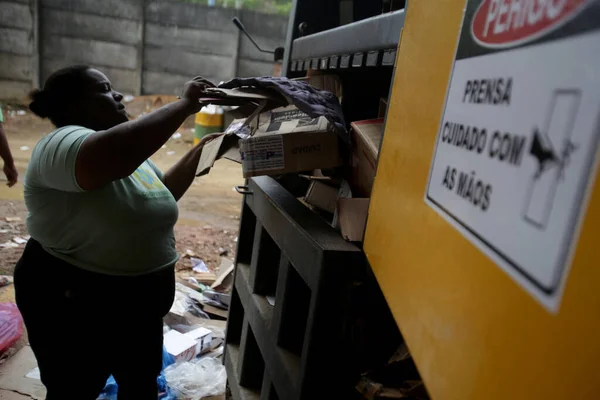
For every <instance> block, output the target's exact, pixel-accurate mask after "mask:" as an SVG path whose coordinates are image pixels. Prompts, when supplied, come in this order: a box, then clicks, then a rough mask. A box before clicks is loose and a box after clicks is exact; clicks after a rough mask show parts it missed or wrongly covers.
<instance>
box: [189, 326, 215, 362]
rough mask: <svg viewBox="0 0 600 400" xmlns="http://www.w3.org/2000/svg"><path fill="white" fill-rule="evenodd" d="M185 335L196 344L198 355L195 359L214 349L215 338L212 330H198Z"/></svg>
mask: <svg viewBox="0 0 600 400" xmlns="http://www.w3.org/2000/svg"><path fill="white" fill-rule="evenodd" d="M184 335H185V336H187V337H188V338H190V339H192V340H193V341H195V342H196V354H195V355H194V357H196V356H197V355H199V354H204V353H206V352H207V351H210V350H211V349H212V348H211V343H212V340H213V337H212V332H211V331H210V330H208V329H206V328H197V329H194V330H193V331H190V332H188V333H185V334H184Z"/></svg>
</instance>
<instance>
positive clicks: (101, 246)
mask: <svg viewBox="0 0 600 400" xmlns="http://www.w3.org/2000/svg"><path fill="white" fill-rule="evenodd" d="M92 133H94V131H92V130H90V129H87V128H83V127H80V126H67V127H63V128H60V129H57V130H55V131H54V132H52V133H50V134H49V135H48V136H46V137H44V138H43V139H42V140H40V141H39V143H38V144H37V145H36V146H35V148H34V149H33V153H32V155H31V161H30V162H29V167H28V168H27V173H26V175H25V203H26V205H27V208H28V209H29V216H28V217H27V228H28V229H29V234H30V235H31V236H32V237H33V238H34V239H35V240H37V241H38V242H40V243H41V245H42V246H43V247H44V249H45V250H46V251H48V252H49V253H51V254H53V255H54V256H56V257H58V258H60V259H62V260H64V261H66V262H68V263H70V264H72V265H75V266H78V267H80V268H83V269H86V270H89V271H93V272H99V273H103V274H109V275H141V274H146V273H150V272H154V271H157V270H160V269H162V268H165V267H168V266H171V265H173V264H175V263H176V262H177V259H178V254H177V250H176V249H175V236H174V233H173V227H174V225H175V223H176V222H177V218H178V209H177V202H176V201H175V198H174V197H173V196H172V195H171V192H169V190H168V189H167V187H166V186H165V185H164V184H163V183H162V181H161V179H162V173H161V172H160V170H159V169H158V168H157V167H156V166H155V165H154V164H153V163H152V162H151V161H150V160H148V161H145V162H144V163H143V164H142V165H140V166H139V167H138V169H137V170H136V171H135V172H134V173H133V174H131V175H130V176H128V177H127V178H124V179H120V180H118V181H114V182H112V183H110V184H108V185H106V186H105V187H103V188H101V189H98V190H92V191H84V190H82V189H81V188H80V187H79V185H78V184H77V180H76V179H75V161H76V159H77V154H78V152H79V148H80V147H81V144H82V143H83V141H84V140H85V138H86V137H87V136H89V135H90V134H92ZM98 168H102V166H101V165H99V166H98Z"/></svg>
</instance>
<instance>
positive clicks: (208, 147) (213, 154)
mask: <svg viewBox="0 0 600 400" xmlns="http://www.w3.org/2000/svg"><path fill="white" fill-rule="evenodd" d="M266 105H267V102H266V101H265V100H263V101H261V102H260V104H259V105H258V107H256V109H255V110H254V111H253V112H252V114H251V115H250V116H249V117H248V118H246V119H239V120H235V121H233V122H232V123H231V125H230V126H229V128H227V130H226V131H225V134H224V135H223V136H219V137H218V138H216V139H213V140H211V141H210V142H208V143H206V144H205V145H204V148H203V149H202V154H201V155H200V161H199V162H198V167H197V168H196V176H203V175H206V174H208V172H209V171H210V169H211V168H212V167H213V165H215V161H217V160H218V159H220V158H223V157H224V158H227V159H228V160H232V161H235V162H238V163H241V162H242V159H241V156H240V150H239V146H238V141H239V140H240V139H244V138H248V137H250V136H251V135H252V132H253V131H254V129H252V128H251V127H250V124H251V123H252V122H253V121H254V120H255V119H256V117H258V115H259V114H260V113H261V112H262V111H263V109H264V108H265V106H266Z"/></svg>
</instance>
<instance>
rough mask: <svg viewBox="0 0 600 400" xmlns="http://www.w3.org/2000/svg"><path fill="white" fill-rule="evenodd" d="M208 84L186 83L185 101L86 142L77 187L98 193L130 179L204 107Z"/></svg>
mask: <svg viewBox="0 0 600 400" xmlns="http://www.w3.org/2000/svg"><path fill="white" fill-rule="evenodd" d="M206 86H207V84H206V83H205V81H204V80H203V79H201V78H194V80H192V81H190V82H187V83H186V85H185V87H184V92H183V96H182V99H181V100H179V101H177V102H175V103H171V104H167V105H166V106H164V107H161V108H160V109H158V110H156V111H154V112H152V113H150V114H148V115H145V116H143V117H140V118H138V119H136V120H134V121H129V122H125V123H122V124H119V125H117V126H115V127H114V128H111V129H108V130H106V131H101V132H96V133H93V134H91V135H90V136H89V137H88V138H86V139H85V141H84V142H83V144H82V145H81V148H80V150H79V153H78V156H77V161H76V164H75V177H76V179H77V183H78V184H79V186H80V187H81V188H82V189H84V190H93V189H98V188H101V187H103V186H105V185H106V184H108V183H110V182H112V181H115V180H118V179H122V178H124V177H127V176H129V175H131V174H132V173H133V172H134V171H135V170H136V169H137V167H139V166H140V165H141V164H142V163H143V162H144V161H145V160H147V159H148V158H149V157H150V156H151V155H152V154H154V153H155V152H156V151H157V150H158V149H160V148H161V146H162V145H163V144H164V143H165V142H166V141H167V140H168V139H169V138H170V137H171V135H172V134H173V133H174V132H175V131H176V130H177V129H178V128H179V126H181V124H182V123H183V121H184V120H185V119H186V118H187V117H188V116H189V115H191V114H193V113H195V112H198V111H199V110H200V108H201V107H202V104H200V103H199V101H198V99H199V98H200V96H202V93H203V91H204V89H205V88H206Z"/></svg>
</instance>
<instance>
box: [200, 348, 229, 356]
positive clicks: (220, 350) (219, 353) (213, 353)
mask: <svg viewBox="0 0 600 400" xmlns="http://www.w3.org/2000/svg"><path fill="white" fill-rule="evenodd" d="M224 351H225V346H219V347H217V348H216V349H215V350H213V351H211V352H210V353H206V354H205V355H204V356H202V357H208V358H219V357H221V356H222V355H223V352H224Z"/></svg>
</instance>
